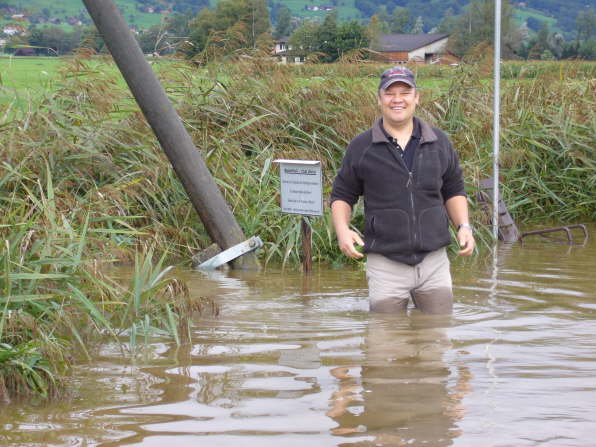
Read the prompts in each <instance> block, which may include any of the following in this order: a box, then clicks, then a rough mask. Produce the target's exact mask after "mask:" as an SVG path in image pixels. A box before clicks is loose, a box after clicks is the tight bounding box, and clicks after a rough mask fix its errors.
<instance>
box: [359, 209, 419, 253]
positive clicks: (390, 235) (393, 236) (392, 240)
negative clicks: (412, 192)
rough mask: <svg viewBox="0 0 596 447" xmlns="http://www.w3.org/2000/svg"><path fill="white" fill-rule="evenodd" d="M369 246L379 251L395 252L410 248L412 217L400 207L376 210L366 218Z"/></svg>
mask: <svg viewBox="0 0 596 447" xmlns="http://www.w3.org/2000/svg"><path fill="white" fill-rule="evenodd" d="M366 222H367V228H366V232H365V234H366V242H367V244H366V245H367V248H368V249H372V250H373V251H374V252H377V253H394V252H399V251H402V250H407V249H409V248H410V246H411V243H410V219H409V215H408V213H406V212H405V211H403V210H400V209H387V210H374V211H372V212H369V216H367V219H366Z"/></svg>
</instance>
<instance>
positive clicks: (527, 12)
mask: <svg viewBox="0 0 596 447" xmlns="http://www.w3.org/2000/svg"><path fill="white" fill-rule="evenodd" d="M513 17H514V18H515V20H516V22H517V24H518V25H521V24H522V23H524V22H525V21H526V20H527V19H528V17H534V18H535V19H537V20H540V21H542V22H547V23H548V26H549V27H550V29H551V31H558V32H562V31H561V30H560V29H559V28H557V27H556V23H557V19H555V18H553V17H548V16H545V15H544V14H542V13H541V12H540V11H536V10H535V9H532V8H524V9H518V8H514V9H513Z"/></svg>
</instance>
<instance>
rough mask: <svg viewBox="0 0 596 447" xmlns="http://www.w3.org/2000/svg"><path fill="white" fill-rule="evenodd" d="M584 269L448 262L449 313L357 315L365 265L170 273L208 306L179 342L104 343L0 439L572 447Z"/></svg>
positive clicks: (589, 422) (588, 349)
mask: <svg viewBox="0 0 596 447" xmlns="http://www.w3.org/2000/svg"><path fill="white" fill-rule="evenodd" d="M591 230H592V231H591V233H592V234H594V230H596V227H592V229H591ZM595 259H596V244H595V243H594V241H592V240H590V241H589V243H588V245H587V246H586V247H583V248H582V247H567V246H558V245H552V244H542V243H540V242H539V241H538V242H533V243H532V244H530V243H528V245H527V247H525V248H522V247H520V246H519V245H514V246H510V247H507V246H502V247H500V249H499V250H498V252H497V253H495V256H493V255H490V256H487V258H485V259H476V260H474V262H470V261H467V260H463V261H462V260H455V261H454V263H453V264H452V267H453V268H452V271H453V277H454V284H455V289H454V291H455V294H456V299H455V306H454V313H453V315H452V316H451V317H442V316H431V315H422V314H420V313H417V312H416V311H413V312H412V313H411V315H410V316H402V315H378V314H370V313H369V312H368V301H367V291H366V281H365V278H364V272H363V271H362V270H347V269H344V270H321V271H319V272H316V273H315V274H313V275H312V276H308V277H305V276H303V275H302V274H300V273H297V272H283V271H278V270H269V271H266V272H262V273H246V272H227V273H223V272H212V273H209V274H202V273H198V272H186V273H184V272H181V273H180V274H181V275H186V278H185V279H186V280H188V283H189V287H190V288H191V290H193V291H194V292H195V293H197V294H199V295H201V296H205V297H208V298H211V299H213V300H214V301H216V303H217V306H218V308H219V309H220V313H219V315H218V316H206V315H204V316H202V317H200V318H198V319H197V320H196V321H195V325H194V329H193V334H192V335H193V344H192V345H190V346H186V347H182V348H179V349H177V348H176V347H175V346H174V345H173V344H172V343H170V342H169V341H168V342H167V343H166V342H164V341H163V340H161V341H160V340H156V341H155V343H154V344H152V345H151V346H150V347H149V348H148V349H147V350H146V352H145V353H144V354H145V355H144V359H143V361H142V362H141V363H139V364H131V362H130V361H129V360H127V359H125V358H122V357H121V356H120V351H119V350H118V349H115V348H114V347H113V346H106V347H104V349H102V352H101V353H100V355H99V356H98V357H97V358H96V359H95V360H94V362H93V363H92V364H89V365H81V366H80V367H79V368H78V370H77V374H76V375H75V377H73V381H74V384H75V390H76V392H75V393H74V395H73V396H72V398H71V399H70V400H69V401H65V402H55V403H50V404H43V405H42V404H37V405H36V404H35V403H27V404H20V403H15V404H12V405H10V406H8V407H2V408H0V445H1V446H2V447H4V446H6V447H16V446H26V447H36V446H44V447H47V446H66V445H68V446H81V447H82V446H102V447H121V446H143V447H146V446H159V447H163V446H166V447H168V446H170V445H171V446H174V445H175V446H176V447H186V446H193V447H194V446H197V445H201V446H208V447H210V446H217V447H227V446H234V447H238V446H241V447H242V446H251V447H253V446H258V447H263V446H265V447H267V446H275V447H278V446H280V445H283V446H284V447H287V446H290V447H292V446H300V447H304V446H308V447H317V446H324V447H329V446H377V445H380V446H401V445H415V446H419V445H420V446H424V445H428V446H433V447H434V446H437V447H442V446H455V447H478V446H482V447H485V446H486V447H492V446H494V447H501V446H508V447H509V446H514V447H526V446H528V447H530V446H532V447H533V446H538V445H540V446H541V447H542V446H547V447H551V446H552V447H560V446H565V447H567V446H569V447H585V446H588V445H591V444H592V443H593V442H592V441H593V436H594V435H593V434H594V433H596V417H595V416H594V415H595V414H596V397H595V396H596V381H595V379H594V371H595V370H596V354H595V353H596V325H595V324H594V317H595V316H596V296H595V294H594V287H593V284H592V282H593V275H594V271H596V270H595Z"/></svg>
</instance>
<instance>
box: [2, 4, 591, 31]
mask: <svg viewBox="0 0 596 447" xmlns="http://www.w3.org/2000/svg"><path fill="white" fill-rule="evenodd" d="M115 1H116V3H117V4H118V6H119V7H120V8H121V10H122V12H123V14H124V17H125V19H126V21H127V22H128V23H129V24H130V25H131V26H135V27H137V28H148V27H150V26H151V25H155V24H158V23H159V22H160V21H161V19H162V18H163V16H164V14H166V13H167V12H168V11H177V12H184V13H187V12H190V14H195V13H196V12H198V11H199V10H200V9H202V8H204V7H214V6H215V4H216V3H217V1H218V0H115ZM267 3H268V6H269V8H270V11H271V12H272V16H273V17H272V21H275V12H276V11H277V10H278V9H279V8H280V7H281V6H286V7H287V8H288V9H290V11H291V13H292V15H293V16H294V17H299V18H315V17H320V18H322V17H324V16H325V15H326V14H328V12H329V11H330V10H335V11H336V12H337V14H338V16H339V18H340V20H352V19H355V20H367V19H368V18H370V17H371V16H372V15H374V14H378V13H382V12H383V11H385V12H386V13H391V12H392V11H393V9H394V8H395V7H406V8H408V9H409V10H410V14H411V20H412V22H413V21H414V20H415V19H416V18H417V17H418V16H420V17H422V21H423V23H424V31H425V32H429V31H430V30H431V29H432V28H434V27H436V26H437V25H438V24H439V23H440V21H441V19H442V18H443V16H444V15H445V13H446V12H447V11H450V12H451V13H453V14H460V13H461V12H463V11H464V10H465V8H466V6H467V4H468V3H469V0H268V1H267ZM511 4H512V5H513V6H514V8H515V18H516V19H517V21H518V23H519V24H521V23H523V22H527V23H528V25H529V27H530V29H532V30H534V31H536V30H537V29H538V28H539V27H540V25H541V23H542V22H545V21H546V22H548V23H549V25H550V27H551V29H555V30H559V31H561V32H564V33H565V34H566V36H567V37H568V38H571V37H573V35H574V33H575V29H576V25H575V19H576V17H577V14H578V12H580V11H582V10H585V9H586V8H587V7H588V5H586V2H585V0H526V1H523V2H522V1H520V2H515V1H512V2H511ZM0 12H3V15H4V22H6V20H10V16H11V15H12V14H15V13H17V12H18V13H25V14H26V15H28V16H29V17H32V18H34V20H35V21H36V22H38V23H55V24H61V25H63V26H70V25H69V23H70V24H71V25H72V24H76V23H77V21H80V22H81V23H83V24H85V23H89V17H88V15H87V13H86V11H85V8H84V6H83V3H82V2H81V0H0Z"/></svg>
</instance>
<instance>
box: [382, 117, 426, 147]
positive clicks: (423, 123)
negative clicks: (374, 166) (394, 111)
mask: <svg viewBox="0 0 596 447" xmlns="http://www.w3.org/2000/svg"><path fill="white" fill-rule="evenodd" d="M414 120H416V121H418V122H419V123H420V133H421V134H422V137H421V138H420V144H424V143H432V142H433V141H437V134H436V133H435V132H434V130H433V129H432V127H430V124H428V123H427V122H426V121H424V120H422V119H420V118H417V117H414ZM382 126H383V118H377V120H376V121H375V123H374V124H373V127H372V142H373V143H389V140H388V139H387V137H386V136H385V132H383V127H382Z"/></svg>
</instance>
